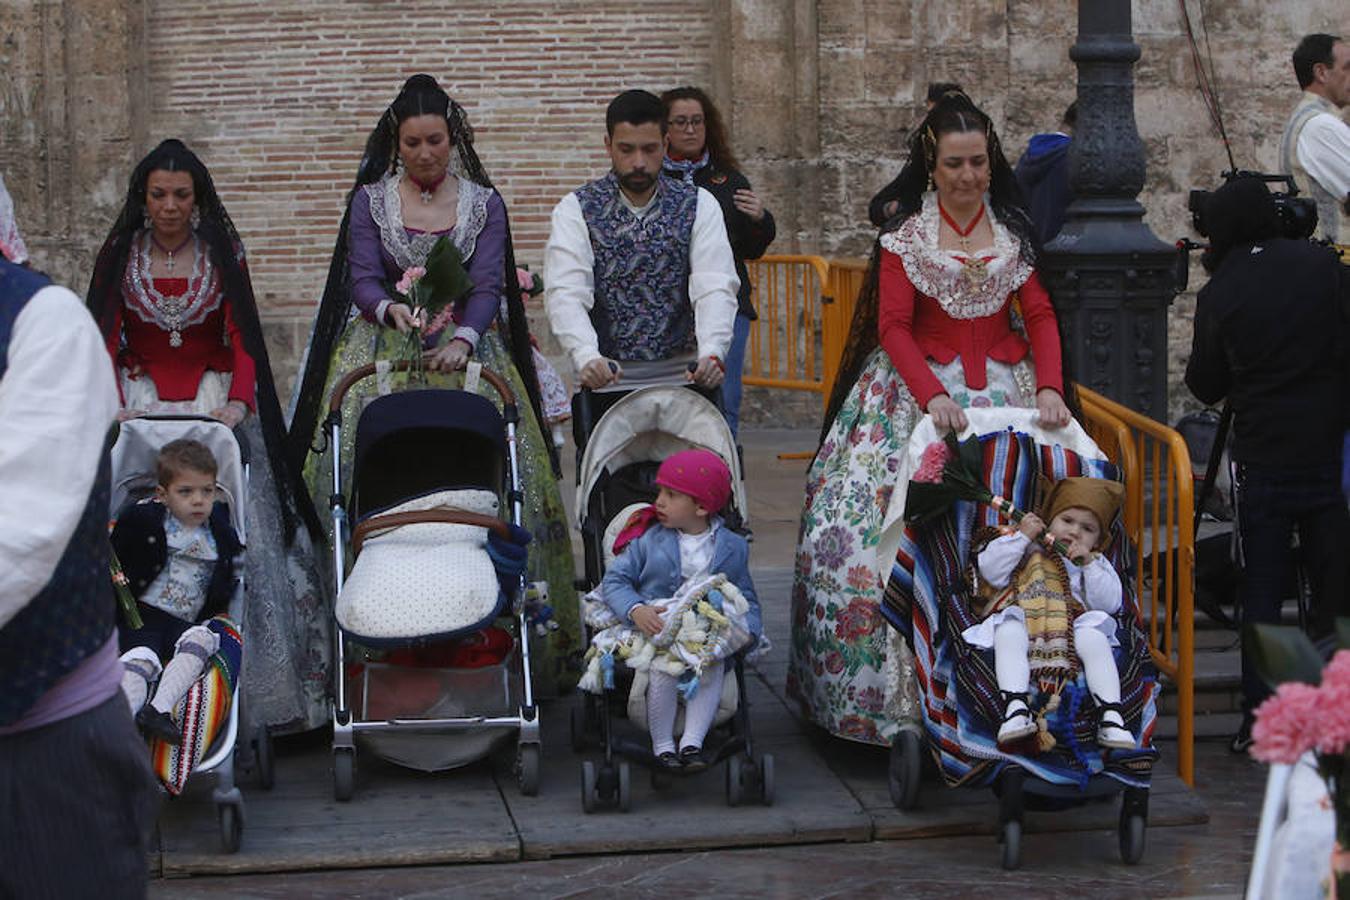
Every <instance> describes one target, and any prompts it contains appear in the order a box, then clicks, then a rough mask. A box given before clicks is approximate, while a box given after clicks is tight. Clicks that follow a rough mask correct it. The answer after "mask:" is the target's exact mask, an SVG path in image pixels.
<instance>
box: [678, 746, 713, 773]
mask: <svg viewBox="0 0 1350 900" xmlns="http://www.w3.org/2000/svg"><path fill="white" fill-rule="evenodd" d="M680 764H681V765H682V766H683V767H684V770H685V771H686V772H702V771H703V770H704V769H706V768H708V761H707V760H706V759H704V758H703V748H702V747H683V748H681V749H680Z"/></svg>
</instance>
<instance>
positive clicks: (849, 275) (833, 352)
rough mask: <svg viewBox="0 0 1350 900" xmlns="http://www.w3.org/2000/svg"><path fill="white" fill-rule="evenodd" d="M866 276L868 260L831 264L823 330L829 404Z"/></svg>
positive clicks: (826, 387)
mask: <svg viewBox="0 0 1350 900" xmlns="http://www.w3.org/2000/svg"><path fill="white" fill-rule="evenodd" d="M866 276H867V260H865V259H832V260H830V296H831V298H833V301H834V302H833V303H831V304H830V306H829V310H828V312H827V313H826V319H825V327H824V328H823V329H822V331H823V337H824V343H825V353H826V355H825V402H826V403H829V399H830V393H831V392H832V391H833V390H834V382H835V380H836V379H837V378H838V377H839V362H840V360H842V359H843V358H844V347H845V346H846V345H847V344H848V329H849V326H850V325H852V324H853V310H854V309H855V308H856V307H857V304H858V293H859V292H860V291H861V290H862V286H863V281H864V279H865V278H866Z"/></svg>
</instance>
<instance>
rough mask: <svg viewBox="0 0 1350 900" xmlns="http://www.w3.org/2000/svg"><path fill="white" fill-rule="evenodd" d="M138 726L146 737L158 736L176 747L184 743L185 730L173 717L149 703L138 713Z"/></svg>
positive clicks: (157, 737)
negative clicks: (182, 729) (179, 726)
mask: <svg viewBox="0 0 1350 900" xmlns="http://www.w3.org/2000/svg"><path fill="white" fill-rule="evenodd" d="M136 727H137V728H139V729H140V730H141V734H143V735H145V736H146V737H148V738H156V739H157V740H161V741H163V742H164V743H166V744H170V745H172V746H174V747H177V746H178V745H179V744H181V743H183V732H182V731H181V730H179V728H178V724H177V723H176V722H174V720H173V717H172V716H170V715H169V714H168V713H164V712H160V711H159V710H157V709H155V708H154V707H153V706H151V705H150V704H148V703H147V704H146V705H145V706H142V707H141V711H140V712H138V713H136Z"/></svg>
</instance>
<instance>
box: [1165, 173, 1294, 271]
mask: <svg viewBox="0 0 1350 900" xmlns="http://www.w3.org/2000/svg"><path fill="white" fill-rule="evenodd" d="M1238 178H1257V179H1260V180H1261V181H1262V182H1264V183H1266V184H1283V185H1284V188H1285V189H1284V190H1283V191H1271V192H1270V196H1271V198H1272V199H1274V201H1275V212H1276V214H1277V215H1278V216H1279V219H1280V237H1284V238H1290V239H1293V240H1307V239H1310V238H1311V237H1312V236H1313V234H1314V233H1315V232H1316V231H1317V204H1316V202H1314V201H1313V200H1312V199H1310V198H1308V197H1300V196H1298V186H1297V185H1295V184H1294V177H1293V176H1292V175H1267V174H1266V173H1264V172H1250V171H1247V170H1245V169H1234V170H1232V171H1230V172H1224V173H1223V180H1224V183H1225V184H1226V183H1228V182H1230V181H1233V180H1235V179H1238ZM1213 193H1214V192H1213V191H1202V190H1192V191H1191V194H1190V199H1189V200H1188V201H1187V203H1186V208H1187V209H1189V210H1190V213H1191V223H1192V224H1193V225H1194V226H1195V230H1196V231H1198V232H1199V233H1200V235H1201V236H1202V237H1209V231H1210V229H1209V223H1208V221H1207V220H1206V216H1207V210H1208V207H1209V198H1210V197H1211V196H1212V195H1213ZM1205 249H1207V247H1206V245H1205V244H1200V243H1196V242H1195V241H1192V240H1189V239H1188V238H1182V239H1181V240H1179V241H1177V251H1178V253H1177V269H1176V280H1177V290H1178V291H1184V290H1186V286H1187V283H1188V282H1189V280H1190V266H1191V251H1192V250H1205Z"/></svg>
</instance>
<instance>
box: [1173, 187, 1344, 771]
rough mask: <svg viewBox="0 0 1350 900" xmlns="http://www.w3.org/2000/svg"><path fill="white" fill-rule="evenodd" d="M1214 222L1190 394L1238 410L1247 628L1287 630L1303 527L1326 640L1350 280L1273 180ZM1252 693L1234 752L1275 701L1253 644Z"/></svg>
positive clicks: (1335, 561) (1247, 692) (1337, 589)
mask: <svg viewBox="0 0 1350 900" xmlns="http://www.w3.org/2000/svg"><path fill="white" fill-rule="evenodd" d="M1203 218H1204V219H1205V224H1206V226H1207V230H1208V231H1209V235H1210V249H1209V250H1208V251H1206V253H1205V255H1204V257H1203V258H1202V259H1201V262H1202V263H1203V264H1204V267H1205V269H1206V271H1208V272H1209V273H1210V276H1211V277H1210V280H1209V283H1208V284H1206V285H1205V287H1204V288H1203V289H1202V290H1201V291H1200V294H1199V297H1198V299H1197V301H1196V309H1195V337H1194V341H1193V344H1192V347H1191V359H1190V362H1189V364H1188V365H1187V366H1186V384H1187V386H1188V387H1190V389H1191V391H1192V392H1193V393H1194V394H1195V396H1196V397H1198V398H1199V399H1200V400H1201V401H1203V402H1205V403H1217V402H1218V401H1220V400H1222V399H1224V398H1225V397H1226V398H1227V399H1228V402H1229V403H1230V404H1231V406H1232V409H1233V441H1232V444H1231V448H1230V452H1231V457H1232V459H1233V461H1234V462H1235V463H1236V464H1237V500H1238V523H1239V529H1240V535H1241V539H1242V557H1243V579H1242V587H1241V589H1240V591H1239V597H1240V598H1241V601H1242V606H1243V617H1244V619H1245V621H1247V622H1249V623H1253V624H1255V623H1260V622H1268V623H1278V622H1279V620H1280V606H1281V603H1282V601H1283V595H1284V591H1285V589H1286V588H1287V586H1288V585H1289V584H1291V583H1292V582H1293V581H1294V578H1293V575H1294V560H1293V554H1292V552H1291V549H1290V542H1291V539H1292V537H1293V531H1294V528H1295V527H1297V528H1298V535H1299V543H1300V547H1301V555H1302V558H1303V563H1304V566H1305V569H1306V572H1307V574H1308V578H1309V581H1310V583H1311V588H1312V597H1313V616H1312V622H1311V628H1312V637H1313V638H1314V639H1318V638H1321V637H1323V636H1325V635H1327V634H1329V633H1330V632H1331V631H1332V629H1333V627H1334V618H1335V616H1336V615H1345V614H1346V612H1347V603H1346V589H1347V586H1348V584H1347V560H1350V514H1348V513H1347V511H1346V505H1345V498H1344V496H1343V495H1342V494H1341V487H1340V476H1341V447H1342V436H1343V435H1344V433H1345V430H1346V425H1347V404H1350V390H1348V389H1347V379H1346V368H1345V365H1346V364H1345V357H1346V352H1347V347H1350V334H1348V329H1347V322H1346V303H1347V293H1348V291H1350V278H1347V275H1346V272H1347V270H1346V269H1345V267H1343V266H1342V265H1340V263H1339V262H1337V260H1336V257H1335V256H1334V255H1333V254H1332V253H1331V252H1329V251H1327V250H1326V249H1324V248H1321V247H1318V246H1316V245H1314V244H1311V243H1309V242H1307V241H1301V240H1290V239H1287V238H1282V237H1280V236H1279V234H1280V219H1279V214H1278V211H1277V209H1276V206H1275V200H1274V198H1273V197H1272V196H1271V194H1270V191H1268V190H1267V189H1266V186H1265V184H1263V183H1262V182H1261V181H1260V180H1259V179H1256V178H1236V179H1233V180H1231V181H1229V182H1228V183H1227V184H1225V185H1224V186H1223V187H1221V188H1220V189H1219V190H1217V191H1215V192H1214V194H1213V195H1211V197H1210V198H1209V201H1208V203H1207V204H1206V206H1205V208H1204V210H1203ZM1242 693H1243V713H1244V715H1243V719H1242V725H1241V727H1240V728H1239V730H1238V733H1237V735H1236V736H1234V738H1233V742H1232V749H1233V750H1234V752H1241V751H1243V750H1245V749H1246V748H1247V747H1248V746H1249V745H1250V743H1251V726H1252V711H1253V710H1254V709H1255V708H1256V707H1257V706H1258V705H1259V704H1260V703H1261V701H1262V700H1264V699H1265V698H1266V696H1267V695H1268V694H1269V693H1270V692H1269V689H1268V688H1267V687H1266V686H1265V685H1264V683H1263V682H1262V681H1261V679H1260V678H1259V677H1258V676H1257V674H1256V671H1255V668H1254V666H1253V664H1252V660H1251V656H1250V653H1249V648H1248V647H1247V646H1245V643H1244V646H1243V648H1242Z"/></svg>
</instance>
